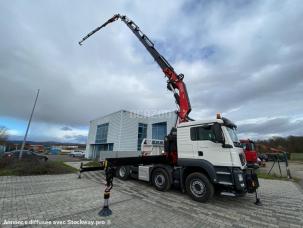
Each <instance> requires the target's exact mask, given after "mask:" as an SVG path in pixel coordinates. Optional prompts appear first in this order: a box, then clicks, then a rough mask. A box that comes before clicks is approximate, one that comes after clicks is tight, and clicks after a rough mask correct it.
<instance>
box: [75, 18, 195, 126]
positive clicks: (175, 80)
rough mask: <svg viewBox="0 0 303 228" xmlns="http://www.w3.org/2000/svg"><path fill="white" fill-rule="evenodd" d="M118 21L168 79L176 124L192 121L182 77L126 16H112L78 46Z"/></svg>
mask: <svg viewBox="0 0 303 228" xmlns="http://www.w3.org/2000/svg"><path fill="white" fill-rule="evenodd" d="M118 19H121V21H123V22H124V23H125V24H126V25H127V27H128V28H129V29H130V30H132V32H133V33H134V34H135V35H136V37H137V38H138V39H139V41H140V42H141V43H142V44H143V45H144V47H145V48H146V49H147V51H148V52H149V53H150V54H151V55H152V57H153V58H154V59H155V61H156V62H157V63H158V65H159V66H160V68H161V69H162V71H163V73H164V74H165V76H166V77H167V78H168V80H167V88H168V89H169V90H170V91H172V92H173V93H174V97H175V99H176V104H177V105H178V108H179V110H178V122H179V123H182V122H187V121H190V120H192V119H191V118H189V116H188V115H189V113H190V111H191V105H190V101H189V98H188V94H187V89H186V85H185V83H184V82H183V78H184V75H183V74H177V73H176V72H175V70H174V68H173V67H172V66H171V65H170V64H169V63H168V62H167V60H166V59H165V58H164V57H163V56H162V55H161V54H160V53H159V52H158V51H157V50H156V48H155V47H154V43H153V42H152V41H151V40H150V39H149V38H148V37H147V36H146V35H145V34H144V33H143V32H142V31H141V30H140V29H139V27H138V26H137V25H136V24H135V23H134V22H133V21H132V20H130V19H129V18H127V17H126V16H122V15H120V14H116V15H114V16H113V17H112V18H110V19H109V20H108V21H106V22H105V23H104V24H103V25H101V26H99V27H98V28H96V29H95V30H93V31H92V32H90V33H89V34H87V35H86V36H85V37H84V38H83V39H82V40H81V41H80V42H79V44H80V45H82V43H83V41H85V40H86V39H87V38H89V37H90V36H92V35H93V34H94V33H96V32H98V31H99V30H100V29H101V28H103V27H105V26H106V25H108V24H109V23H112V22H114V21H116V20H118Z"/></svg>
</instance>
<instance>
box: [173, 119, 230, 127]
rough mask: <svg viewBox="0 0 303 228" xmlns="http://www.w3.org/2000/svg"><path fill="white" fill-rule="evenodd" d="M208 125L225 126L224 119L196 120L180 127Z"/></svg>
mask: <svg viewBox="0 0 303 228" xmlns="http://www.w3.org/2000/svg"><path fill="white" fill-rule="evenodd" d="M207 123H220V124H223V123H224V122H223V120H222V119H208V120H195V121H189V122H185V123H180V124H179V126H178V127H187V126H193V125H200V124H201V125H202V124H207Z"/></svg>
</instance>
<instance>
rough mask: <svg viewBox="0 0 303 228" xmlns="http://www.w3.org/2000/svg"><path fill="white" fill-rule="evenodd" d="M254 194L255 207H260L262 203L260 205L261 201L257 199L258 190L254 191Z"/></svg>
mask: <svg viewBox="0 0 303 228" xmlns="http://www.w3.org/2000/svg"><path fill="white" fill-rule="evenodd" d="M255 194H256V202H255V204H256V205H257V206H262V203H261V200H260V198H259V194H258V190H257V189H256V192H255Z"/></svg>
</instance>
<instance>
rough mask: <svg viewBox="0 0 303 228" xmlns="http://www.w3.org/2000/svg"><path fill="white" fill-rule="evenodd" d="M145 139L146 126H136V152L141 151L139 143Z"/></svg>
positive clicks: (142, 124) (141, 124)
mask: <svg viewBox="0 0 303 228" xmlns="http://www.w3.org/2000/svg"><path fill="white" fill-rule="evenodd" d="M146 137H147V124H144V123H139V124H138V144H137V149H138V151H140V150H141V143H142V141H143V139H144V138H146Z"/></svg>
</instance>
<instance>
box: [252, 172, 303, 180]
mask: <svg viewBox="0 0 303 228" xmlns="http://www.w3.org/2000/svg"><path fill="white" fill-rule="evenodd" d="M256 173H257V175H258V178H262V179H269V180H285V181H287V180H292V181H296V182H297V181H299V179H298V178H295V177H293V178H292V179H288V178H287V177H284V176H282V177H281V176H280V175H277V174H275V173H273V174H269V175H268V174H267V173H262V172H260V171H259V170H258V171H257V172H256Z"/></svg>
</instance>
